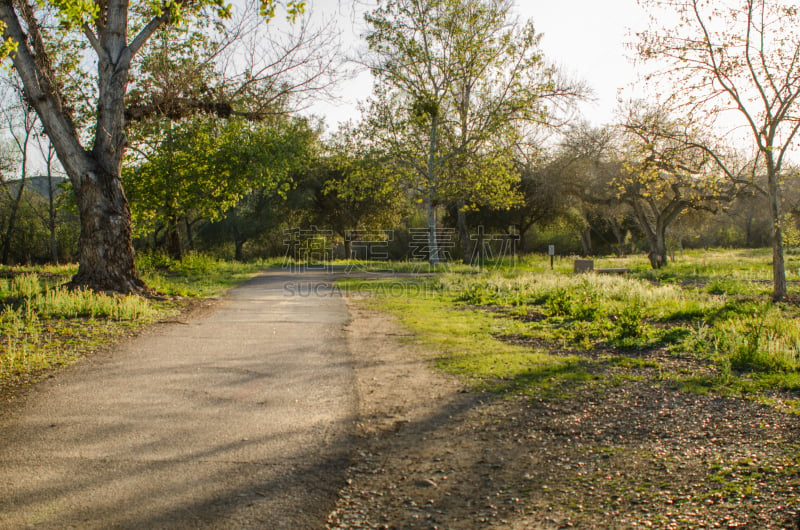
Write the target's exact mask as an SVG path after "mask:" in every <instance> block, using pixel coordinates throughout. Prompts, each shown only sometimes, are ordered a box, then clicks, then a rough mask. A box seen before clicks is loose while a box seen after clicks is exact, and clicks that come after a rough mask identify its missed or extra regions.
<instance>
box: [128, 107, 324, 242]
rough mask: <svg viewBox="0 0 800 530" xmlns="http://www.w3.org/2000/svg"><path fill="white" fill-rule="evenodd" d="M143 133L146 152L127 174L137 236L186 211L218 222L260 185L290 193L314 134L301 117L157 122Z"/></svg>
mask: <svg viewBox="0 0 800 530" xmlns="http://www.w3.org/2000/svg"><path fill="white" fill-rule="evenodd" d="M143 134H145V136H144V137H143V138H141V139H140V141H142V142H143V148H142V149H140V150H139V151H140V154H142V153H143V154H144V157H143V158H140V159H138V160H136V161H132V162H131V163H130V164H129V165H128V166H126V168H125V170H124V172H123V179H124V183H125V186H126V189H127V190H128V195H129V198H130V202H131V210H132V214H133V218H134V222H135V230H136V232H137V233H138V234H140V235H144V234H146V233H149V232H151V231H153V230H155V229H156V228H158V227H159V226H163V225H168V224H170V223H172V222H173V219H175V218H176V217H178V216H182V215H184V214H185V213H186V212H193V214H194V215H195V216H199V217H202V218H206V219H209V220H212V221H213V220H219V219H221V218H222V217H223V215H224V214H225V212H226V211H228V210H229V209H231V208H233V207H234V206H236V205H237V203H239V201H241V200H242V198H243V197H245V196H246V195H247V194H250V193H253V192H254V191H255V190H259V189H266V190H268V191H272V192H278V193H285V192H286V191H287V190H288V189H289V187H290V185H291V181H290V175H291V173H292V172H293V171H297V170H299V169H300V168H301V167H304V165H305V164H306V163H307V160H308V156H309V152H310V150H311V149H312V146H313V143H314V141H315V138H316V132H315V131H314V130H312V129H311V128H310V126H309V124H308V123H307V122H306V121H305V120H301V119H297V120H288V121H286V122H278V123H260V124H252V123H248V122H246V121H244V120H241V119H233V118H232V119H228V120H217V119H195V120H191V121H181V122H177V123H172V122H166V123H163V122H157V123H153V124H152V125H151V127H150V128H147V130H146V131H143ZM145 145H149V146H150V147H145Z"/></svg>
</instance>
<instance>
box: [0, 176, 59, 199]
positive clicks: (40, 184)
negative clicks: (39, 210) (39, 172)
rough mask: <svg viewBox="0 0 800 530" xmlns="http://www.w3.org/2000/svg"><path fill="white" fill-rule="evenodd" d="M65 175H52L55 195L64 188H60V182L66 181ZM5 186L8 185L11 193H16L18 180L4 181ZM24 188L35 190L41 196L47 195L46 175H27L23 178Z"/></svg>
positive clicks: (48, 194) (48, 193)
mask: <svg viewBox="0 0 800 530" xmlns="http://www.w3.org/2000/svg"><path fill="white" fill-rule="evenodd" d="M66 180H67V179H66V177H53V192H54V194H55V196H56V197H58V196H59V195H60V194H61V193H63V192H64V190H62V189H61V187H60V184H61V183H63V182H66ZM5 185H6V186H8V187H9V189H10V190H11V193H13V194H14V195H16V194H17V191H18V190H19V180H11V181H8V182H6V184H5ZM25 189H26V190H28V191H35V192H36V193H38V194H39V195H41V196H42V197H45V198H47V197H49V196H50V192H49V191H48V184H47V177H46V176H39V177H28V178H26V179H25Z"/></svg>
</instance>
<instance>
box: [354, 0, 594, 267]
mask: <svg viewBox="0 0 800 530" xmlns="http://www.w3.org/2000/svg"><path fill="white" fill-rule="evenodd" d="M511 8H512V3H511V2H510V1H508V0H389V1H386V2H382V3H381V5H380V6H379V7H378V8H377V9H376V10H374V11H372V12H371V13H369V14H368V15H367V17H366V18H367V22H368V24H369V28H370V29H369V32H368V34H367V36H366V38H367V42H368V44H369V47H370V50H371V51H372V57H371V59H370V62H369V66H370V67H371V69H372V72H373V74H374V76H375V80H376V81H375V86H376V91H375V97H374V99H373V100H372V102H371V107H370V109H369V113H368V122H369V124H370V127H371V129H372V132H371V134H369V135H368V136H369V138H371V139H372V140H371V141H373V142H376V143H380V144H383V146H384V147H385V149H386V151H388V152H390V153H392V154H393V155H394V156H395V157H396V158H397V159H398V160H401V161H402V163H403V164H404V165H406V166H407V167H408V168H409V169H410V170H411V173H412V174H414V175H415V179H414V182H413V187H414V188H415V189H416V190H417V191H418V193H419V195H420V199H421V200H422V201H423V202H424V203H425V207H426V210H427V216H428V232H429V256H430V261H431V263H434V264H435V263H436V262H437V261H438V260H439V252H438V244H437V240H436V225H437V206H438V205H439V204H441V203H444V202H449V201H454V200H456V201H459V203H460V204H459V205H460V207H461V208H462V209H463V208H465V207H467V206H468V205H469V204H475V205H480V204H486V205H488V204H490V203H492V202H493V204H492V206H497V205H499V204H502V203H504V202H505V203H507V204H508V205H510V204H512V203H514V201H515V200H517V199H519V197H518V195H517V194H516V192H515V186H514V184H515V182H516V181H518V180H519V175H518V174H516V173H515V172H514V171H513V164H512V157H511V154H512V152H511V149H510V147H511V146H513V144H514V134H515V131H516V129H515V124H516V123H517V122H519V121H523V120H536V121H542V122H545V121H547V118H548V116H549V115H550V113H551V111H552V106H553V103H554V102H555V101H558V100H559V99H569V98H570V97H573V96H575V95H578V93H579V92H580V90H579V87H575V86H570V85H565V84H563V83H561V82H560V80H559V78H558V76H557V72H556V71H555V69H553V68H552V67H549V66H548V65H547V64H546V63H545V61H544V59H543V57H542V53H541V50H540V49H539V41H540V35H539V34H537V33H536V32H535V31H534V28H533V26H532V24H531V23H526V24H520V23H519V22H518V21H517V20H516V19H515V18H514V16H513V14H512V11H511Z"/></svg>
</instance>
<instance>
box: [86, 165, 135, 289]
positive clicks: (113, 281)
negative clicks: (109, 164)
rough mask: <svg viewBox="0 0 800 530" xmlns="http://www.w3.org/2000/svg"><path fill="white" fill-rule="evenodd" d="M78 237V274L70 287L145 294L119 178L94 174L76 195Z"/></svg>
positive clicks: (128, 212) (126, 204)
mask: <svg viewBox="0 0 800 530" xmlns="http://www.w3.org/2000/svg"><path fill="white" fill-rule="evenodd" d="M77 199H78V212H79V213H80V221H81V235H80V254H79V256H80V257H79V264H78V273H77V274H76V275H75V277H74V278H73V279H72V282H71V286H72V287H77V288H91V289H94V290H96V291H114V292H120V293H146V292H148V289H147V287H146V285H145V284H144V282H143V281H142V280H141V279H140V278H139V273H138V272H137V270H136V264H135V263H134V253H133V245H132V243H131V241H132V235H131V213H130V209H129V208H128V201H127V199H126V198H125V194H124V193H123V191H122V182H121V180H120V178H119V175H109V174H103V173H100V172H98V173H97V174H96V179H89V178H86V179H83V182H82V184H81V192H80V193H78V194H77Z"/></svg>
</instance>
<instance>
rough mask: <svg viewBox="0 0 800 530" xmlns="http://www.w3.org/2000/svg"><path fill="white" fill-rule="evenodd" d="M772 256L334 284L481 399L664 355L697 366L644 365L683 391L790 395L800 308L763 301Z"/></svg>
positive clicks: (593, 379)
mask: <svg viewBox="0 0 800 530" xmlns="http://www.w3.org/2000/svg"><path fill="white" fill-rule="evenodd" d="M769 258H770V255H769V252H768V251H765V250H734V251H707V252H700V251H693V252H687V253H685V254H684V255H683V256H682V257H680V259H678V260H677V261H676V262H674V263H672V264H670V266H668V267H666V268H664V269H661V270H659V271H653V270H651V269H649V268H648V265H647V261H646V259H645V258H643V257H632V258H626V259H619V258H605V259H600V260H597V262H596V266H598V267H613V268H619V267H626V268H629V269H630V270H631V273H630V274H628V275H626V276H610V275H595V274H589V275H580V276H575V275H573V274H571V262H570V263H569V264H568V263H566V260H564V259H561V260H558V259H557V260H556V263H555V266H554V269H553V270H550V263H549V258H548V257H547V256H526V257H524V258H522V259H520V260H517V261H516V262H509V261H506V262H503V263H495V264H491V265H490V266H488V267H485V268H484V269H482V270H476V269H475V268H464V267H461V268H457V269H454V270H449V271H446V272H442V273H439V274H436V275H433V276H427V277H424V278H419V277H418V278H405V279H403V280H402V282H400V280H389V279H382V280H371V281H369V280H348V281H346V282H343V283H341V284H340V285H341V286H344V287H346V289H352V290H355V291H357V292H361V293H363V292H367V291H370V290H372V292H374V294H375V296H374V297H373V298H372V300H371V302H370V303H371V304H373V305H375V306H376V307H378V308H380V309H384V310H387V311H390V312H392V313H394V314H396V315H398V317H399V318H400V319H401V321H402V322H403V323H404V325H405V326H407V327H408V328H409V329H411V330H412V331H413V332H414V333H415V334H416V335H417V336H418V337H419V339H418V340H419V341H420V342H421V343H423V344H425V345H427V346H430V349H431V351H432V352H435V353H434V355H435V357H436V363H437V365H438V366H439V367H441V368H442V369H444V370H446V371H448V372H450V373H454V374H458V375H460V376H463V377H465V378H466V379H468V380H470V381H472V382H473V383H474V384H475V385H476V386H478V387H482V388H486V389H492V390H496V391H500V392H515V393H516V392H521V393H525V394H534V393H541V392H545V393H548V392H549V393H552V392H553V389H554V388H557V387H559V386H561V387H567V386H569V385H573V384H576V382H577V384H598V381H600V382H602V381H603V379H604V378H603V377H602V376H600V375H598V374H603V373H606V372H608V367H609V366H610V364H609V361H608V359H609V356H611V358H614V359H617V361H615V362H614V363H611V364H613V365H614V366H615V368H616V369H620V368H625V363H622V362H620V361H619V359H620V358H621V356H622V357H624V358H628V359H631V361H630V362H629V363H628V364H629V366H630V367H631V368H632V369H633V368H641V367H642V365H641V364H637V363H639V362H640V361H637V360H636V359H642V358H644V359H647V358H648V356H661V357H664V356H665V357H666V358H667V359H669V358H676V359H677V358H681V359H693V360H694V361H693V362H694V363H695V364H696V366H697V369H696V370H695V371H693V372H692V373H685V370H684V371H674V370H670V369H669V366H667V367H661V366H660V364H659V363H656V362H655V361H644V363H645V364H647V363H650V365H651V366H655V365H658V366H659V369H658V378H660V379H661V380H662V381H663V382H666V383H670V384H674V385H677V386H678V387H680V388H683V389H685V390H688V391H694V392H701V393H706V392H720V393H736V394H748V395H757V394H759V393H762V392H764V391H769V390H775V389H782V390H786V391H790V392H797V391H798V390H800V384H799V383H800V325H798V324H799V323H800V308H798V307H797V305H793V304H788V303H785V304H772V303H771V302H769V296H770V292H771V285H770V284H769V281H767V280H768V279H769V277H770V274H771V268H770V264H769ZM787 263H788V271H787V272H788V278H789V280H790V281H798V280H800V260H798V258H797V256H793V255H789V256H787ZM568 265H569V266H568ZM348 282H349V283H348ZM398 282H400V283H398ZM792 288H793V289H796V288H795V287H792ZM794 294H797V293H794ZM667 364H669V363H667ZM631 377H635V376H634V374H633V373H632V374H631ZM619 378H620V374H619V373H618V372H615V373H614V374H613V375H609V376H608V379H609V380H612V379H614V380H617V381H618V380H619ZM795 408H796V407H795Z"/></svg>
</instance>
